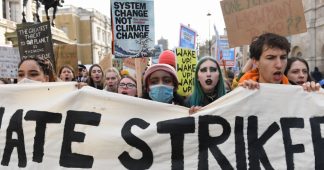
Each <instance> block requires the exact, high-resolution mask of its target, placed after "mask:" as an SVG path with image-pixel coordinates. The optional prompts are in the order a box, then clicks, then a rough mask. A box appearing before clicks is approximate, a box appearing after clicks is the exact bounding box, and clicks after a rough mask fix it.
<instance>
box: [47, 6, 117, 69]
mask: <svg viewBox="0 0 324 170" xmlns="http://www.w3.org/2000/svg"><path fill="white" fill-rule="evenodd" d="M43 19H45V12H44V11H43ZM55 27H56V28H58V29H60V30H62V31H63V32H65V33H66V35H67V36H68V37H69V39H71V40H72V41H74V44H76V45H77V51H78V52H77V54H78V60H79V63H82V64H98V63H99V62H100V60H101V59H103V57H104V55H105V54H106V53H109V52H111V40H112V34H111V25H110V18H108V17H107V16H105V15H103V14H102V13H100V12H98V11H97V10H95V9H83V8H80V7H79V8H78V7H75V6H64V7H63V8H60V9H59V10H58V12H57V13H56V19H55Z"/></svg>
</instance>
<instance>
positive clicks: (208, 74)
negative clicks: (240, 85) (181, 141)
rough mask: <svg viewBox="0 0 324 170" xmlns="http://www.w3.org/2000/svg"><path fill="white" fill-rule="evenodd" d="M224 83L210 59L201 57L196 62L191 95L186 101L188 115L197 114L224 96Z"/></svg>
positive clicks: (216, 65)
mask: <svg viewBox="0 0 324 170" xmlns="http://www.w3.org/2000/svg"><path fill="white" fill-rule="evenodd" d="M225 94H226V91H225V83H224V79H223V75H222V71H221V68H220V66H219V64H218V63H217V61H216V60H215V59H214V58H212V57H203V58H201V59H200V60H199V61H198V64H197V66H196V70H195V79H194V88H193V93H192V94H191V95H190V96H189V97H188V99H187V100H186V106H187V107H190V109H189V113H190V114H193V113H195V112H197V111H198V110H199V109H200V108H201V107H202V106H206V105H208V104H209V103H212V102H213V101H215V100H217V99H218V98H220V97H222V96H224V95H225Z"/></svg>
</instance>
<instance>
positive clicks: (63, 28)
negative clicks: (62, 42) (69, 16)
mask: <svg viewBox="0 0 324 170" xmlns="http://www.w3.org/2000/svg"><path fill="white" fill-rule="evenodd" d="M61 30H62V31H63V32H64V33H65V34H68V28H67V27H66V26H62V27H61Z"/></svg>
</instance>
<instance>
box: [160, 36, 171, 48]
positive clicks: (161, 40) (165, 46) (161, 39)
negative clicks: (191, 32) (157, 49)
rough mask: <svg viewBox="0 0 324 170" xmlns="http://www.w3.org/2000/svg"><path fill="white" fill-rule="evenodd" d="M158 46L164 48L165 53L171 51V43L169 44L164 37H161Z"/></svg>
mask: <svg viewBox="0 0 324 170" xmlns="http://www.w3.org/2000/svg"><path fill="white" fill-rule="evenodd" d="M158 45H161V46H162V49H163V51H164V50H168V49H169V42H168V40H167V39H164V38H163V37H161V38H160V39H159V40H158Z"/></svg>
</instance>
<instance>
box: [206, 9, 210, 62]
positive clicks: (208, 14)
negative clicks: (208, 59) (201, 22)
mask: <svg viewBox="0 0 324 170" xmlns="http://www.w3.org/2000/svg"><path fill="white" fill-rule="evenodd" d="M207 16H208V54H209V56H211V50H210V48H211V47H210V46H211V45H210V41H211V40H210V16H211V13H209V12H208V13H207Z"/></svg>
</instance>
